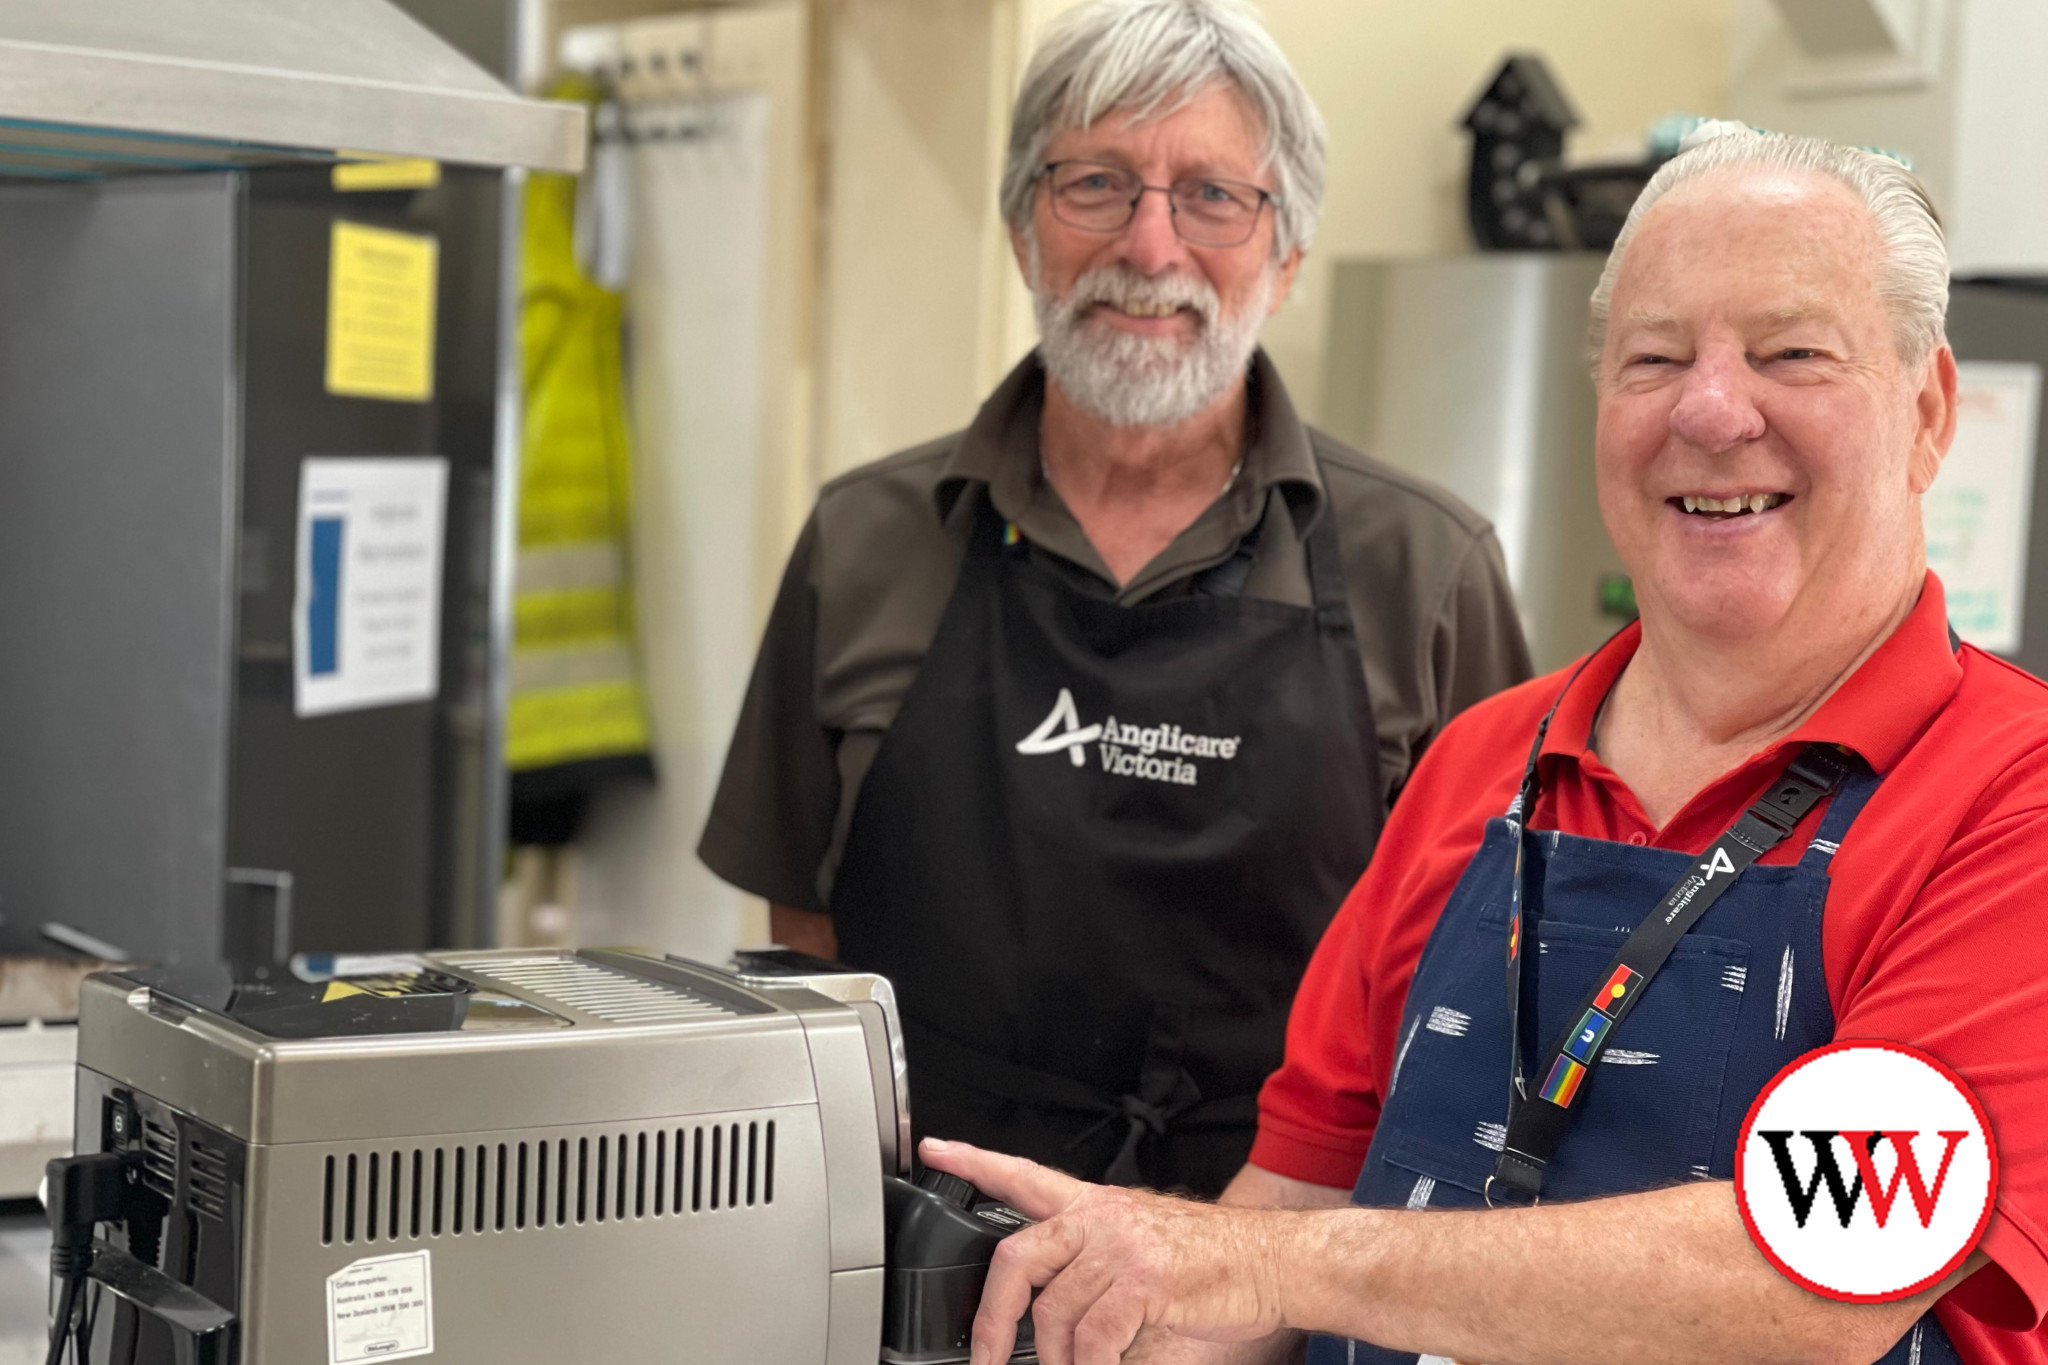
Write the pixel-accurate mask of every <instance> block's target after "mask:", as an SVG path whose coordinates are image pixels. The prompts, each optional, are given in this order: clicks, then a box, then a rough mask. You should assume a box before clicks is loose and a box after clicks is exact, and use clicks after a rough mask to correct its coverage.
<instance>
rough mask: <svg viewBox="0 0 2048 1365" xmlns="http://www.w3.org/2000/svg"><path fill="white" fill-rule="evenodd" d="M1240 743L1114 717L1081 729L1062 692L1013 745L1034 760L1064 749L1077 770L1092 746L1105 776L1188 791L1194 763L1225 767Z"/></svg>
mask: <svg viewBox="0 0 2048 1365" xmlns="http://www.w3.org/2000/svg"><path fill="white" fill-rule="evenodd" d="M1097 741H1100V742H1099V743H1098V742H1097ZM1240 742H1241V741H1240V737H1239V736H1237V735H1227V736H1226V735H1198V734H1194V733H1193V732H1191V731H1188V730H1183V729H1181V728H1180V726H1178V725H1172V724H1166V725H1133V724H1131V723H1130V722H1128V721H1119V720H1118V719H1117V718H1116V717H1115V716H1111V717H1110V718H1109V719H1108V720H1105V721H1103V722H1101V723H1100V724H1098V725H1083V724H1081V712H1080V708H1079V707H1077V706H1075V705H1074V694H1073V692H1071V691H1070V690H1068V689H1067V688H1064V687H1062V688H1061V689H1060V695H1059V700H1057V701H1055V702H1054V703H1053V707H1052V710H1051V711H1050V712H1049V713H1048V714H1047V715H1046V718H1045V719H1044V720H1042V721H1040V722H1039V723H1038V728H1037V729H1035V730H1033V731H1032V732H1031V733H1030V734H1028V735H1026V736H1024V738H1022V739H1020V740H1018V741H1017V752H1018V753H1020V754H1026V755H1035V754H1056V753H1059V752H1061V751H1063V750H1064V751H1065V753H1066V755H1067V759H1068V761H1069V762H1071V763H1072V764H1073V765H1074V766H1075V767H1077V768H1082V767H1086V766H1087V764H1088V746H1089V745H1091V744H1094V745H1095V747H1096V749H1097V750H1098V751H1099V754H1100V757H1101V759H1102V770H1103V771H1104V772H1106V773H1111V774H1114V775H1116V776H1118V777H1141V778H1144V779H1146V780H1147V781H1151V782H1169V783H1172V784H1173V785H1175V786H1180V787H1192V786H1194V785H1196V783H1197V782H1198V781H1199V780H1200V778H1201V769H1200V768H1198V767H1197V766H1196V760H1200V759H1218V760H1221V761H1223V762H1226V763H1227V762H1229V761H1230V760H1231V759H1234V758H1236V757H1237V750H1238V745H1239V743H1240Z"/></svg>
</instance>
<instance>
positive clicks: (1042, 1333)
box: [923, 1139, 1290, 1365]
mask: <svg viewBox="0 0 2048 1365" xmlns="http://www.w3.org/2000/svg"><path fill="white" fill-rule="evenodd" d="M923 1155H924V1159H925V1162H926V1164H927V1165H931V1166H935V1167H937V1168H938V1169H940V1170H942V1171H949V1172H951V1173H952V1174H954V1175H958V1176H963V1177H965V1178H966V1179H968V1180H970V1181H972V1182H973V1183H974V1184H975V1185H976V1186H978V1187H979V1188H981V1189H983V1190H985V1191H987V1192H988V1193H989V1194H992V1195H994V1196H995V1197H996V1198H998V1199H1002V1200H1004V1201H1005V1202H1007V1203H1009V1204H1010V1205H1011V1206H1012V1207H1013V1208H1015V1209H1017V1210H1018V1211H1019V1212H1021V1213H1023V1214H1025V1215H1026V1216H1027V1217H1030V1218H1035V1219H1037V1220H1039V1221H1038V1225H1037V1226H1036V1227H1032V1228H1027V1229H1025V1230H1024V1231H1022V1232H1019V1233H1016V1234H1014V1235H1012V1236H1010V1237H1008V1238H1006V1239H1005V1240H1004V1241H1003V1244H1002V1245H1001V1246H1000V1247H998V1248H997V1249H996V1256H995V1263H994V1265H992V1266H991V1267H990V1269H989V1277H988V1284H987V1287H986V1288H984V1289H983V1290H982V1296H981V1311H980V1313H979V1314H977V1315H976V1317H975V1320H974V1365H997V1363H998V1362H1001V1361H1005V1360H1007V1359H1009V1356H1010V1351H1011V1348H1012V1346H1013V1344H1014V1342H1015V1340H1016V1331H1017V1320H1018V1319H1019V1318H1021V1317H1023V1315H1024V1313H1025V1312H1026V1311H1027V1310H1029V1311H1030V1313H1031V1315H1032V1320H1033V1322H1034V1324H1035V1325H1036V1328H1037V1347H1038V1357H1039V1359H1040V1360H1041V1361H1043V1362H1044V1365H1114V1363H1115V1362H1116V1360H1117V1359H1118V1358H1119V1357H1120V1356H1121V1355H1122V1354H1123V1352H1124V1350H1125V1349H1126V1348H1127V1347H1129V1346H1130V1345H1131V1343H1132V1342H1133V1341H1134V1340H1135V1339H1136V1338H1137V1335H1138V1333H1139V1332H1140V1331H1141V1330H1144V1329H1146V1328H1151V1329H1153V1330H1155V1331H1160V1332H1168V1333H1173V1334H1176V1335H1179V1336H1184V1337H1195V1338H1200V1339H1203V1340H1207V1341H1214V1342H1233V1341H1250V1340H1254V1339H1256V1338H1259V1337H1264V1336H1267V1335H1269V1334H1271V1333H1272V1332H1274V1331H1276V1330H1278V1329H1279V1327H1280V1326H1281V1323H1282V1304H1281V1299H1282V1292H1281V1291H1282V1288H1283V1286H1282V1284H1281V1279H1282V1277H1281V1275H1280V1273H1279V1267H1278V1258H1277V1256H1276V1255H1275V1251H1276V1241H1277V1239H1276V1238H1275V1236H1274V1231H1275V1229H1274V1224H1275V1222H1276V1220H1286V1219H1288V1218H1289V1217H1290V1215H1288V1214H1286V1213H1283V1212H1278V1211H1274V1210H1267V1209H1233V1208H1219V1207H1217V1206H1215V1205H1213V1204H1201V1203H1196V1202H1195V1201H1193V1200H1190V1199H1176V1198H1172V1197H1169V1196H1166V1195H1160V1194H1152V1193H1149V1192H1146V1191H1143V1190H1127V1189H1116V1188H1111V1187H1107V1186H1101V1185H1089V1184H1087V1183H1085V1182H1083V1181H1079V1180H1076V1179H1074V1178H1073V1177H1072V1176H1067V1175H1061V1174H1060V1173H1059V1172H1057V1171H1052V1170H1047V1169H1046V1168H1045V1167H1043V1166H1040V1165H1037V1164H1036V1163H1034V1162H1030V1161H1025V1160H1023V1159H1022V1158H1020V1157H1011V1156H1002V1155H999V1154H998V1153H995V1152H984V1151H982V1150H980V1149H979V1148H975V1147H970V1146H968V1145H967V1144H966V1143H960V1142H951V1143H949V1142H939V1141H935V1140H930V1139H928V1140H927V1141H926V1142H925V1144H924V1147H923ZM1041 1286H1042V1287H1043V1291H1044V1292H1042V1293H1041V1294H1039V1296H1038V1301H1037V1303H1036V1304H1033V1303H1032V1300H1031V1291H1032V1290H1033V1289H1034V1288H1038V1287H1041Z"/></svg>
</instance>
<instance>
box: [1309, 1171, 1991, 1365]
mask: <svg viewBox="0 0 2048 1365" xmlns="http://www.w3.org/2000/svg"><path fill="white" fill-rule="evenodd" d="M1288 1221H1289V1223H1291V1224H1292V1226H1291V1227H1290V1228H1288V1229H1287V1230H1286V1231H1285V1233H1284V1234H1282V1235H1283V1236H1284V1240H1285V1244H1284V1245H1283V1246H1282V1247H1281V1248H1280V1254H1281V1255H1282V1257H1283V1262H1284V1266H1285V1271H1284V1274H1283V1276H1282V1284H1283V1286H1284V1288H1285V1292H1286V1293H1287V1295H1288V1299H1287V1302H1286V1307H1285V1310H1284V1313H1283V1317H1284V1319H1285V1320H1286V1321H1287V1322H1289V1323H1290V1324H1292V1325H1294V1326H1296V1327H1299V1328H1304V1329H1308V1330H1313V1331H1327V1332H1334V1333H1338V1334H1340V1335H1343V1336H1348V1337H1358V1338H1361V1339H1364V1340H1369V1341H1373V1342H1376V1343H1378V1344H1380V1345H1382V1346H1386V1347H1388V1348H1390V1349H1393V1350H1414V1351H1423V1352H1428V1353H1431V1354H1436V1355H1449V1356H1454V1357H1457V1358H1459V1359H1462V1360H1473V1361H1486V1362H1489V1365H1550V1363H1551V1362H1556V1365H1577V1363H1578V1362H1583V1361H1586V1360H1656V1361H1670V1362H1685V1361H1702V1362H1709V1361H1727V1360H1745V1361H1788V1362H1804V1361H1828V1362H1832V1361H1870V1360H1875V1359H1876V1358H1877V1357H1878V1356H1880V1355H1882V1354H1883V1353H1884V1351H1885V1350H1886V1349H1888V1348H1889V1346H1890V1345H1891V1343H1892V1342H1894V1341H1896V1340H1898V1338H1899V1337H1900V1336H1902V1335H1903V1334H1904V1333H1905V1331H1906V1330H1907V1329H1908V1328H1909V1327H1910V1326H1911V1325H1912V1322H1913V1320H1914V1319H1915V1318H1917V1317H1918V1316H1919V1315H1920V1314H1921V1313H1923V1312H1925V1311H1926V1310H1927V1308H1928V1307H1929V1306H1931V1305H1932V1303H1933V1302H1934V1300H1935V1299H1937V1298H1939V1297H1940V1295H1941V1294H1942V1293H1943V1292H1945V1291H1946V1290H1947V1289H1948V1288H1949V1287H1951V1286H1952V1285H1953V1284H1955V1283H1957V1282H1959V1281H1960V1279H1961V1278H1962V1277H1963V1276H1964V1275H1965V1274H1967V1273H1969V1271H1971V1270H1974V1269H1975V1268H1976V1266H1977V1265H1978V1264H1981V1262H1980V1261H1973V1262H1972V1263H1971V1264H1970V1265H1968V1266H1966V1267H1965V1269H1964V1270H1963V1271H1961V1272H1958V1274H1957V1276H1956V1277H1954V1278H1953V1279H1951V1280H1950V1281H1949V1282H1948V1283H1947V1284H1944V1285H1941V1286H1938V1287H1937V1288H1936V1289H1933V1290H1930V1291H1928V1292H1927V1293H1926V1294H1923V1295H1920V1296H1919V1297H1917V1298H1915V1299H1911V1300H1907V1301H1905V1302H1903V1303H1897V1304H1884V1305H1870V1306H1863V1305H1853V1304H1841V1303H1834V1302H1831V1301H1829V1300H1826V1299H1822V1298H1820V1297H1818V1296H1816V1295H1813V1294H1809V1293H1807V1292H1806V1291H1805V1290H1802V1289H1800V1288H1799V1287H1797V1286H1796V1285H1794V1284H1792V1283H1791V1281H1789V1280H1787V1279H1785V1278H1784V1277H1783V1276H1781V1275H1779V1274H1778V1273H1777V1272H1776V1271H1775V1270H1773V1269H1772V1268H1771V1267H1770V1265H1769V1264H1768V1263H1766V1262H1765V1261H1764V1259H1763V1257H1762V1255H1761V1254H1759V1253H1758V1252H1757V1250H1756V1248H1755V1247H1754V1246H1753V1245H1751V1243H1750V1241H1749V1238H1748V1236H1747V1235H1746V1234H1745V1233H1744V1231H1743V1229H1742V1223H1741V1220H1740V1218H1739V1216H1738V1215H1737V1212H1736V1208H1735V1196H1734V1187H1733V1186H1731V1185H1727V1184H1721V1183H1714V1184H1697V1185H1687V1186H1681V1187H1678V1188H1674V1189H1668V1190H1658V1191H1653V1192H1650V1193H1646V1194H1638V1195H1628V1196H1624V1197H1620V1198H1613V1199H1599V1200H1591V1201H1588V1202H1585V1203H1579V1204H1560V1205H1545V1206H1543V1207H1540V1208H1534V1209H1522V1210H1513V1211H1497V1212H1492V1213H1477V1212H1427V1211H1425V1212H1408V1211H1406V1210H1386V1209H1348V1210H1342V1211H1332V1212H1328V1213H1318V1214H1314V1215H1312V1216H1309V1217H1305V1218H1302V1219H1299V1220H1288Z"/></svg>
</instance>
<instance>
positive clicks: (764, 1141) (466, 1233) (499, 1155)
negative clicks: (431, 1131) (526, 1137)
mask: <svg viewBox="0 0 2048 1365" xmlns="http://www.w3.org/2000/svg"><path fill="white" fill-rule="evenodd" d="M198 1150H199V1151H201V1152H205V1151H206V1149H203V1148H202V1149H198ZM202 1161H208V1162H212V1163H214V1166H213V1169H215V1170H217V1171H218V1176H217V1179H218V1182H219V1183H218V1187H217V1188H218V1189H219V1191H220V1193H219V1195H218V1198H217V1202H218V1203H219V1205H220V1207H221V1208H222V1209H223V1210H224V1209H225V1208H226V1188H227V1186H226V1163H225V1161H224V1160H222V1159H221V1158H219V1157H218V1155H217V1154H213V1153H210V1152H207V1154H206V1156H205V1157H203V1158H197V1157H196V1158H195V1164H194V1168H193V1187H194V1191H195V1194H194V1200H195V1202H200V1196H199V1193H198V1191H199V1190H200V1188H201V1185H202V1183H203V1182H204V1181H206V1180H209V1179H215V1178H216V1177H214V1176H212V1175H203V1174H202V1168H201V1163H202ZM321 1189H322V1200H323V1203H322V1207H321V1210H320V1242H321V1244H322V1245H323V1246H331V1245H333V1244H334V1243H335V1242H337V1241H340V1242H344V1243H355V1242H357V1241H361V1242H366V1243H374V1242H402V1241H420V1240H424V1239H428V1238H435V1237H474V1236H476V1235H478V1234H480V1233H492V1234H496V1233H501V1232H523V1231H526V1230H528V1229H530V1228H532V1229H537V1228H547V1227H563V1226H566V1225H569V1224H585V1223H588V1224H595V1223H624V1222H640V1221H642V1220H645V1219H649V1218H672V1217H675V1216H677V1215H680V1214H704V1213H717V1212H730V1211H732V1210H735V1209H745V1208H755V1207H759V1206H763V1205H768V1204H772V1203H774V1202H775V1120H773V1119H766V1120H762V1119H753V1120H748V1121H745V1122H733V1123H719V1124H707V1125H703V1126H699V1127H692V1128H656V1129H643V1130H639V1131H632V1132H618V1131H616V1130H612V1131H606V1132H602V1133H592V1134H588V1135H586V1136H583V1137H576V1138H566V1137H565V1138H553V1139H541V1140H538V1141H524V1142H498V1143H480V1144H476V1145H469V1144H464V1145H460V1146H452V1147H432V1148H426V1147H414V1148H411V1149H408V1150H401V1151H391V1152H387V1151H381V1150H380V1151H367V1152H348V1153H345V1154H341V1155H336V1156H329V1157H328V1158H327V1160H326V1170H325V1173H324V1178H323V1179H322V1181H321Z"/></svg>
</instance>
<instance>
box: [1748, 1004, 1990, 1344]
mask: <svg viewBox="0 0 2048 1365" xmlns="http://www.w3.org/2000/svg"><path fill="white" fill-rule="evenodd" d="M1990 1134H1991V1129H1990V1125H1989V1124H1988V1123H1987V1122H1986V1121H1985V1118H1984V1111H1983V1109H1982V1108H1981V1107H1980V1106H1979V1105H1978V1103H1977V1098H1976V1096H1975V1095H1973V1094H1971V1093H1970V1090H1969V1087H1968V1086H1966V1085H1964V1084H1963V1081H1962V1079H1961V1078H1960V1077H1958V1076H1957V1075H1956V1074H1955V1073H1954V1072H1952V1071H1950V1070H1949V1069H1948V1068H1947V1067H1945V1066H1943V1065H1942V1064H1941V1063H1940V1062H1937V1061H1935V1060H1934V1059H1933V1058H1932V1057H1929V1056H1928V1055H1927V1054H1926V1053H1924V1052H1920V1051H1918V1050H1917V1049H1914V1048H1910V1047H1907V1046H1905V1045H1903V1044H1900V1043H1884V1042H1876V1041H1854V1042H1841V1043H1831V1044H1829V1045H1828V1046H1827V1047H1824V1048H1820V1049H1817V1050H1816V1051H1813V1052H1809V1053H1807V1054H1806V1055H1805V1056H1804V1057H1801V1058H1800V1059H1799V1060H1797V1061H1795V1062H1793V1063H1792V1064H1791V1065H1790V1066H1788V1067H1786V1068H1785V1069H1784V1070H1783V1071H1780V1072H1779V1073H1778V1074H1777V1075H1776V1076H1775V1077H1773V1078H1772V1080H1771V1083H1770V1084H1769V1085H1767V1086H1765V1087H1764V1089H1763V1093H1762V1094H1760V1095H1758V1096H1757V1098H1756V1103H1755V1104H1753V1105H1751V1106H1750V1110H1749V1116H1748V1118H1747V1119H1745V1120H1744V1122H1743V1125H1742V1134H1741V1137H1740V1138H1739V1139H1738V1141H1737V1143H1736V1148H1735V1198H1736V1203H1737V1204H1738V1205H1739V1206H1740V1208H1741V1210H1742V1219H1743V1222H1744V1223H1745V1224H1746V1225H1747V1226H1748V1228H1749V1235H1750V1237H1751V1238H1752V1239H1753V1240H1754V1241H1755V1242H1756V1244H1757V1247H1758V1249H1759V1250H1761V1251H1762V1252H1763V1253H1764V1256H1765V1258H1766V1259H1768V1260H1769V1261H1770V1262H1771V1264H1772V1265H1774V1266H1776V1267H1777V1268H1778V1269H1779V1270H1780V1271H1782V1272H1784V1274H1785V1275H1787V1276H1788V1277H1790V1278H1791V1279H1792V1280H1794V1281H1795V1282H1797V1283H1798V1284H1800V1285H1802V1286H1804V1287H1805V1288H1807V1289H1810V1290H1812V1291H1813V1292H1814V1293H1816V1294H1823V1295H1825V1296H1827V1297H1828V1298H1831V1299H1839V1300H1842V1301H1845V1302H1849V1303H1889V1302H1891V1301H1893V1300H1895V1299H1902V1298H1906V1297H1908V1296H1909V1295H1912V1294H1917V1293H1919V1292H1920V1291H1921V1290H1923V1289H1926V1288H1928V1287H1930V1286H1932V1285H1934V1284H1937V1283H1939V1282H1940V1281H1941V1280H1942V1279H1944V1278H1945V1277H1946V1276H1947V1275H1948V1274H1949V1273H1950V1272H1952V1271H1953V1270H1955V1268H1956V1267H1957V1266H1959V1265H1961V1264H1962V1263H1963V1258H1964V1257H1966V1256H1968V1255H1969V1254H1970V1249H1971V1248H1972V1247H1974V1246H1975V1245H1976V1244H1977V1239H1978V1238H1979V1237H1981V1236H1983V1234H1984V1225H1985V1224H1986V1223H1987V1222H1989V1221H1990V1218H1991V1203H1992V1198H1993V1195H1994V1194H1995V1193H1996V1191H1997V1188H1998V1153H1997V1151H1996V1150H1995V1149H1994V1147H1993V1145H1992V1142H1991V1137H1990ZM1901 1196H1903V1198H1902V1197H1901Z"/></svg>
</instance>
